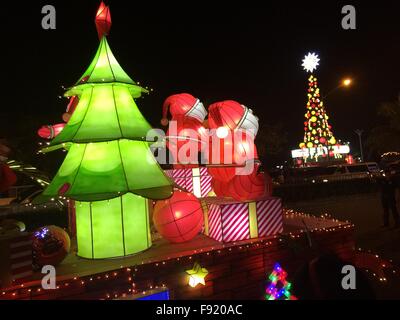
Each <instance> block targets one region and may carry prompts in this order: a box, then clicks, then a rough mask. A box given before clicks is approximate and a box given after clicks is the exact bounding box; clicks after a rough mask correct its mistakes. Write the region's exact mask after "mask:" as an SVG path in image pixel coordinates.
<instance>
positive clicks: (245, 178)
mask: <svg viewBox="0 0 400 320" xmlns="http://www.w3.org/2000/svg"><path fill="white" fill-rule="evenodd" d="M254 169H255V170H254V171H253V172H252V173H251V174H249V175H238V176H235V177H234V178H233V179H232V181H231V184H233V186H234V188H235V193H234V194H232V197H233V198H234V199H235V200H238V201H244V200H255V199H257V198H261V197H267V196H271V195H272V179H271V177H270V176H269V174H268V173H266V172H257V166H255V168H254Z"/></svg>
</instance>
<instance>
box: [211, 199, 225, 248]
mask: <svg viewBox="0 0 400 320" xmlns="http://www.w3.org/2000/svg"><path fill="white" fill-rule="evenodd" d="M208 215H209V234H210V237H211V238H213V239H215V240H217V241H222V228H221V211H220V208H219V207H218V206H217V205H214V204H211V205H210V207H209V211H208Z"/></svg>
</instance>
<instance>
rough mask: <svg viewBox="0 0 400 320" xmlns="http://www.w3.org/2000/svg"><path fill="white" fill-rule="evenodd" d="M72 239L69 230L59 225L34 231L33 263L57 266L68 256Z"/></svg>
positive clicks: (36, 265) (39, 265)
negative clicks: (66, 230)
mask: <svg viewBox="0 0 400 320" xmlns="http://www.w3.org/2000/svg"><path fill="white" fill-rule="evenodd" d="M70 247H71V240H70V238H69V235H68V233H67V232H65V231H64V230H63V229H61V228H60V227H57V226H46V227H42V228H39V229H38V230H36V231H35V232H34V233H33V239H32V255H33V265H34V266H35V267H36V268H40V267H42V266H44V265H53V266H56V265H58V264H59V263H61V262H62V261H63V260H64V259H65V257H66V256H67V254H68V252H69V250H70Z"/></svg>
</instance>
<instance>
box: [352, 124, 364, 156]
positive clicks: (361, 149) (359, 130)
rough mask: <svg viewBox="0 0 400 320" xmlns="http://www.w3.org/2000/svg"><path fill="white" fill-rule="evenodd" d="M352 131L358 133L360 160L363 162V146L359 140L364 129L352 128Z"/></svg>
mask: <svg viewBox="0 0 400 320" xmlns="http://www.w3.org/2000/svg"><path fill="white" fill-rule="evenodd" d="M354 132H355V133H356V134H357V135H358V141H359V142H360V155H361V162H364V153H363V146H362V140H361V136H362V134H363V132H364V130H361V129H357V130H354Z"/></svg>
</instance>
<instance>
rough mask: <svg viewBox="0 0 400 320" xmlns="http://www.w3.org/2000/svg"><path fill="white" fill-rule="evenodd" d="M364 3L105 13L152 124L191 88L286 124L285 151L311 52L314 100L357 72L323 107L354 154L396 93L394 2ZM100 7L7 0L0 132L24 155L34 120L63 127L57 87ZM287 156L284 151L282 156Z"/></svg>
mask: <svg viewBox="0 0 400 320" xmlns="http://www.w3.org/2000/svg"><path fill="white" fill-rule="evenodd" d="M171 2H172V3H174V4H171ZM214 2H216V1H214ZM363 2H364V3H363V4H357V3H355V2H353V3H347V2H338V1H318V2H312V1H290V2H285V1H257V2H254V3H253V2H250V1H244V2H243V1H242V2H239V3H235V2H219V4H218V6H216V4H215V3H213V2H211V1H209V2H208V1H185V2H177V1H165V2H164V3H165V4H163V5H161V4H160V1H154V2H150V1H122V0H120V1H116V0H114V1H112V0H108V1H106V4H108V5H109V6H110V8H111V15H112V19H113V26H112V28H111V34H110V36H109V37H108V39H109V43H110V46H111V48H112V50H113V53H114V55H115V57H116V58H117V60H118V61H119V63H120V64H121V66H122V67H123V68H124V70H125V71H126V72H127V73H128V74H129V75H130V76H131V77H132V78H133V79H134V80H135V81H139V82H140V83H141V84H142V85H144V86H149V87H151V88H153V89H154V92H153V93H152V94H151V95H149V96H145V98H144V99H140V100H138V106H139V108H140V110H141V111H142V113H143V115H144V116H145V117H146V118H147V119H148V120H149V122H150V123H151V124H152V125H153V126H159V121H160V118H161V106H162V102H163V100H164V99H165V98H166V97H167V96H168V95H170V94H174V93H179V92H188V93H191V94H193V95H194V96H196V97H198V98H200V99H201V100H202V101H203V103H204V104H205V105H208V104H210V103H212V102H216V101H220V100H225V99H233V100H237V101H239V102H241V103H242V104H244V105H246V106H248V107H251V108H252V109H253V110H254V113H255V114H256V115H257V116H258V117H259V118H260V122H261V123H269V124H273V123H276V122H280V123H282V124H283V126H284V128H285V129H286V130H287V132H288V138H289V146H288V147H296V146H297V145H298V143H299V142H300V141H301V140H302V138H303V121H304V113H305V103H306V89H307V78H308V75H307V73H306V72H305V71H303V70H302V67H301V60H302V58H303V57H304V55H305V54H306V53H307V52H309V51H312V52H316V53H318V54H319V56H320V59H321V61H320V67H319V68H318V69H317V72H316V76H317V77H318V78H319V85H320V89H321V91H322V95H325V94H327V93H328V92H329V91H330V90H331V89H332V88H334V87H336V86H337V85H338V84H339V81H340V80H341V79H342V78H344V77H352V78H353V79H354V85H353V86H352V87H351V88H348V89H346V90H337V91H335V92H334V93H332V94H331V95H329V96H328V97H327V98H326V100H325V105H326V107H327V112H328V114H329V115H330V123H331V125H332V126H333V132H334V134H335V136H336V137H337V138H339V139H342V140H343V141H350V142H351V143H352V145H353V148H355V149H358V144H357V136H356V135H355V134H354V132H353V130H354V129H357V128H361V129H365V130H366V133H368V131H369V130H370V129H371V128H372V127H373V126H374V125H376V124H377V123H378V118H377V116H376V108H377V107H378V106H379V104H380V103H381V102H385V101H394V100H395V99H397V96H398V94H399V92H400V20H399V13H400V5H399V1H390V2H389V1H379V2H376V1H375V2H373V3H370V4H369V3H366V2H365V1H363ZM167 3H168V4H167ZM396 3H397V4H396ZM45 4H53V5H54V6H55V7H56V10H57V29H56V30H43V29H42V28H41V19H42V14H41V8H42V6H43V5H45ZM345 4H353V5H355V7H356V10H357V30H343V29H342V28H341V19H342V14H341V8H342V6H343V5H345ZM98 5H99V1H98V0H85V1H82V0H80V1H52V0H49V1H46V2H44V1H23V2H22V1H14V4H11V5H10V4H8V5H7V8H4V7H3V9H2V16H3V18H2V25H3V29H4V31H3V34H2V50H1V56H2V57H1V61H2V79H3V86H2V89H3V92H2V99H1V107H0V137H6V138H7V137H8V138H13V139H14V140H16V141H19V142H20V143H19V145H18V148H19V153H20V154H21V152H22V153H24V152H26V153H32V148H34V147H36V146H35V145H34V144H32V146H28V145H25V146H24V143H26V144H27V143H28V141H38V139H37V138H36V129H37V128H38V127H40V126H41V125H42V124H51V123H58V122H61V115H62V113H63V112H64V110H65V108H66V103H67V101H66V100H65V99H59V98H58V96H59V95H62V94H63V90H62V88H61V86H62V85H64V86H66V87H68V86H70V85H72V84H73V83H74V82H75V81H76V80H77V79H78V78H79V77H80V76H81V75H82V74H83V72H84V71H85V69H86V68H87V66H88V65H89V63H90V62H91V60H92V58H93V56H94V54H95V52H96V49H97V46H98V38H97V33H96V29H95V25H94V15H95V13H96V9H97V7H98ZM2 6H3V3H2ZM21 146H22V147H21ZM289 154H290V153H289V148H288V150H287V154H286V155H284V156H287V157H288V156H289ZM42 157H43V156H42ZM36 160H37V159H36ZM33 161H35V160H33ZM39 162H40V161H39Z"/></svg>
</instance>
